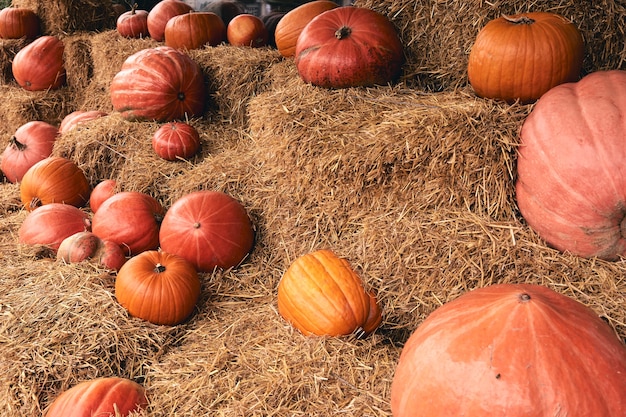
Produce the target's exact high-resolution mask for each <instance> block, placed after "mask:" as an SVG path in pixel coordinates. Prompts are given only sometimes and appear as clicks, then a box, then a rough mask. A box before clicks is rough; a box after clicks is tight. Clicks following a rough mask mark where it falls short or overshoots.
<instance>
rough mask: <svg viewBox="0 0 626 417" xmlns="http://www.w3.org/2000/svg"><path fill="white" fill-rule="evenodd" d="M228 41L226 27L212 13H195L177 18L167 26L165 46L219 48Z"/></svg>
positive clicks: (186, 48)
mask: <svg viewBox="0 0 626 417" xmlns="http://www.w3.org/2000/svg"><path fill="white" fill-rule="evenodd" d="M225 39H226V25H224V22H223V21H222V19H221V18H220V17H219V16H218V15H216V14H215V13H212V12H194V13H185V14H181V15H178V16H175V17H173V18H171V19H170V20H169V22H167V25H165V45H167V46H171V47H172V48H176V49H183V50H190V49H198V48H201V47H203V46H205V45H208V46H217V45H219V44H220V43H222V42H223V41H224V40H225Z"/></svg>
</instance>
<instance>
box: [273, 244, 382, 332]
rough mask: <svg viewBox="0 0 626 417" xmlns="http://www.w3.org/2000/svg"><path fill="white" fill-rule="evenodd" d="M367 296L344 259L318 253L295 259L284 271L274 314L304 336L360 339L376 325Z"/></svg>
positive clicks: (370, 302) (322, 251)
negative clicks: (345, 336)
mask: <svg viewBox="0 0 626 417" xmlns="http://www.w3.org/2000/svg"><path fill="white" fill-rule="evenodd" d="M371 295H372V294H370V293H368V292H366V291H365V289H364V288H363V283H362V282H361V278H360V277H359V275H358V274H357V273H356V272H355V271H354V270H353V269H352V266H351V265H350V263H349V262H348V261H347V260H346V259H344V258H340V257H338V256H337V255H336V254H335V253H334V252H332V251H330V250H328V249H321V250H317V251H314V252H311V253H307V254H305V255H303V256H300V257H298V258H297V259H296V260H295V261H294V262H293V263H292V264H291V265H290V266H289V268H288V269H287V270H286V271H285V273H284V274H283V276H282V278H281V280H280V283H279V284H278V311H279V313H280V315H281V316H282V317H283V318H284V319H285V320H287V321H288V322H289V323H291V324H292V325H293V326H294V327H295V328H297V329H298V330H300V331H301V332H302V333H303V334H304V335H318V336H324V335H327V336H341V335H349V334H353V333H354V334H356V335H357V336H359V337H362V336H364V335H365V334H366V333H369V332H372V331H374V330H375V328H376V327H377V325H378V323H380V321H379V317H378V314H380V309H379V308H378V306H377V305H376V303H375V298H374V299H373V301H374V305H372V297H371ZM372 307H374V308H372ZM370 312H372V313H373V314H372V317H370ZM364 326H366V327H367V328H368V330H367V331H365V329H364Z"/></svg>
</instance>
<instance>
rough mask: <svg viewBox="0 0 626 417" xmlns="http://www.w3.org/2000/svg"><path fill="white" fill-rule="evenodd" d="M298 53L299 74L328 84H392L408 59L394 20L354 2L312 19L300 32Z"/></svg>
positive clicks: (325, 85) (347, 85)
mask: <svg viewBox="0 0 626 417" xmlns="http://www.w3.org/2000/svg"><path fill="white" fill-rule="evenodd" d="M295 54H296V58H295V59H296V68H297V69H298V74H300V77H301V78H302V79H303V80H304V81H305V82H307V83H311V84H313V85H317V86H320V87H326V88H346V87H360V86H373V85H384V84H388V83H391V82H393V81H395V79H396V78H397V77H398V76H399V75H400V70H401V68H402V64H403V63H404V51H403V47H402V42H401V41H400V38H399V37H398V35H397V33H396V29H395V27H394V26H393V24H392V23H391V22H390V21H389V19H387V17H386V16H384V15H382V14H380V13H378V12H375V11H373V10H370V9H366V8H361V7H351V6H346V7H339V8H336V9H332V10H328V11H326V12H324V13H322V14H320V15H318V16H316V17H315V18H314V19H312V20H311V21H310V22H309V23H308V24H307V25H306V26H305V27H304V29H303V30H302V32H301V33H300V37H299V38H298V41H297V43H296V52H295Z"/></svg>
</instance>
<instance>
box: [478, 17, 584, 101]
mask: <svg viewBox="0 0 626 417" xmlns="http://www.w3.org/2000/svg"><path fill="white" fill-rule="evenodd" d="M583 54H584V42H583V38H582V35H581V34H580V32H579V30H578V29H577V28H576V26H575V25H574V24H573V23H572V22H570V21H569V20H567V19H565V18H564V17H562V16H559V15H557V14H554V13H547V12H533V13H525V14H520V15H513V16H506V17H504V16H503V17H499V18H497V19H494V20H491V21H490V22H489V23H487V24H486V25H485V27H484V28H483V29H482V30H481V31H480V32H479V33H478V36H477V37H476V41H475V42H474V45H473V46H472V49H471V51H470V55H469V59H468V68H467V75H468V78H469V82H470V84H471V85H472V87H473V89H474V91H475V92H476V94H477V95H478V96H480V97H485V98H492V99H500V100H504V101H506V102H510V103H512V102H514V101H516V100H519V101H520V102H522V103H532V102H534V101H535V100H537V99H538V98H539V97H541V96H542V95H543V94H544V93H545V92H546V91H548V90H549V89H550V88H552V87H554V86H557V85H559V84H562V83H566V82H573V81H577V80H578V79H579V78H580V72H581V69H582V64H583Z"/></svg>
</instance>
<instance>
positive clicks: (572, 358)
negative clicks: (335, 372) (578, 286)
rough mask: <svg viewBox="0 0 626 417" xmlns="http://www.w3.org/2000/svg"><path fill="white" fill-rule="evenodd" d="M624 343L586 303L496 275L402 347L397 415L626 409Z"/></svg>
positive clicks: (612, 412)
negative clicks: (495, 280) (499, 281)
mask: <svg viewBox="0 0 626 417" xmlns="http://www.w3.org/2000/svg"><path fill="white" fill-rule="evenodd" d="M625 392H626V348H625V347H624V345H623V344H622V343H621V342H620V340H619V339H618V338H617V337H616V335H615V333H614V332H613V330H612V329H611V328H610V326H608V325H607V324H606V323H605V322H604V321H603V320H602V319H601V318H600V317H598V315H597V314H596V313H594V312H593V311H592V310H591V309H590V308H588V307H586V306H584V305H583V304H581V303H579V302H577V301H575V300H573V299H571V298H568V297H567V296H565V295H562V294H559V293H557V292H555V291H553V290H551V289H549V288H547V287H544V286H540V285H531V284H518V285H514V284H499V285H492V286H489V287H484V288H481V289H477V290H474V291H470V292H468V293H466V294H464V295H462V296H460V297H458V298H457V299H455V300H453V301H450V302H448V303H446V304H444V305H443V306H442V307H439V308H438V309H437V310H435V311H434V312H433V313H431V314H430V315H429V316H428V317H427V318H426V320H424V322H423V323H422V324H421V325H420V326H419V327H418V328H417V329H416V330H415V331H414V332H413V334H412V335H411V336H410V337H409V339H408V341H407V342H406V344H405V345H404V348H403V349H402V353H401V355H400V360H399V362H398V364H397V367H396V370H395V374H394V377H393V382H392V386H391V411H392V413H393V415H394V417H409V416H415V415H419V416H423V417H435V416H437V417H439V416H465V417H486V416H557V415H558V416H586V417H622V416H624V415H626V396H625V395H624V393H625Z"/></svg>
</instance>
